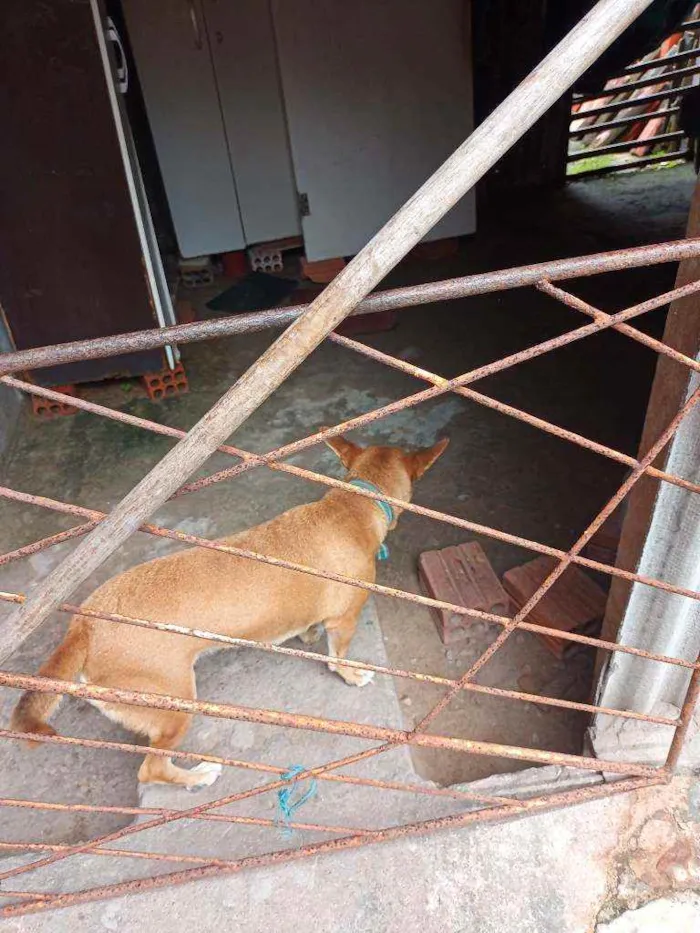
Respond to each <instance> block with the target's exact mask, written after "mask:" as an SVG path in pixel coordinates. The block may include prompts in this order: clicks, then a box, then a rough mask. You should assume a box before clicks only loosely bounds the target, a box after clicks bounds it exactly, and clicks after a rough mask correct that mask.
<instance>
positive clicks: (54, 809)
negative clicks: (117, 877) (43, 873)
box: [0, 797, 376, 858]
mask: <svg viewBox="0 0 700 933" xmlns="http://www.w3.org/2000/svg"><path fill="white" fill-rule="evenodd" d="M0 807H8V808H12V809H15V810H41V811H46V812H50V813H114V814H121V815H123V816H163V815H166V814H167V815H169V814H171V813H178V812H179V811H178V810H168V809H166V808H164V807H115V806H98V805H95V804H86V803H53V802H50V801H46V800H24V799H22V798H18V797H0ZM194 819H196V820H200V821H202V820H203V821H208V822H210V823H236V824H240V825H242V826H269V827H270V828H271V829H277V830H279V821H277V820H266V819H264V818H263V817H258V816H234V815H233V814H231V813H198V814H197V816H196V817H194ZM286 825H288V826H289V827H290V828H291V829H303V830H309V831H310V832H318V833H360V834H361V835H369V834H371V833H375V832H376V830H375V829H360V828H359V827H353V826H328V825H326V824H320V823H298V822H297V823H288V824H286ZM33 844H34V843H32V845H33ZM24 845H27V843H15V842H3V843H0V846H4V847H5V848H11V847H13V846H18V847H20V848H21V847H22V846H24ZM36 845H37V846H38V847H39V848H41V847H42V846H43V843H41V842H40V843H36ZM61 848H63V847H61ZM91 851H93V852H97V850H96V849H93V850H91ZM102 851H104V852H108V853H113V852H114V851H115V850H114V849H104V850H102ZM139 854H140V853H139ZM175 858H177V856H175Z"/></svg>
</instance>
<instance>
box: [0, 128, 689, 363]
mask: <svg viewBox="0 0 700 933" xmlns="http://www.w3.org/2000/svg"><path fill="white" fill-rule="evenodd" d="M589 113H590V111H589ZM644 118H645V115H644V114H640V116H639V118H638V120H642V119H644ZM699 253H700V238H691V239H685V240H676V241H672V242H670V243H661V244H655V245H652V246H636V247H630V248H628V249H622V250H613V251H611V252H606V253H593V254H591V255H588V256H577V257H574V258H570V259H554V260H550V261H549V262H542V263H532V264H530V265H527V266H517V267H514V268H511V269H500V270H497V271H495V272H480V273H477V274H475V275H467V276H462V277H459V278H454V279H444V280H442V281H439V282H426V283H424V284H422V285H408V286H404V287H402V288H394V289H389V290H386V291H380V292H375V293H373V294H372V295H369V297H367V298H365V299H364V300H363V301H361V302H360V303H359V304H358V306H357V308H356V309H355V311H353V312H352V313H353V314H376V313H378V312H380V311H398V310H401V309H402V308H410V307H417V306H420V305H424V304H432V303H433V302H436V301H454V300H457V299H461V298H470V297H474V296H475V295H485V294H490V293H492V292H496V291H502V290H508V289H513V288H526V287H527V286H529V285H536V284H537V282H539V281H540V280H541V279H545V278H546V279H549V281H551V282H557V281H561V280H563V279H571V278H580V277H583V276H592V275H602V274H604V273H607V272H619V271H621V270H624V269H634V268H637V267H638V266H648V265H657V264H661V263H666V262H680V261H682V260H683V259H692V258H694V257H695V256H697V255H698V254H699ZM308 308H309V305H308V304H302V305H293V306H289V307H285V308H272V309H270V310H267V311H254V312H249V313H248V314H236V315H232V316H230V317H225V318H220V319H216V320H211V321H197V322H195V323H192V324H176V325H174V326H171V327H162V328H154V329H152V330H143V331H134V332H132V333H129V334H114V335H111V336H109V337H97V338H94V339H92V340H77V341H74V342H72V343H63V344H55V345H52V346H47V347H33V348H31V349H28V350H17V351H13V352H10V353H0V373H13V372H22V371H25V370H32V369H42V368H44V367H47V366H58V365H61V364H63V363H74V362H78V361H80V360H85V359H102V358H104V357H109V356H117V355H119V354H121V353H127V352H132V351H139V350H149V349H154V348H156V347H161V346H164V345H166V344H175V343H177V344H185V343H196V342H197V341H200V340H212V339H214V338H217V337H230V336H234V335H236V334H243V333H252V332H255V331H261V330H267V329H268V328H273V327H284V326H286V325H287V324H289V323H291V322H292V321H294V320H296V319H297V318H298V317H299V316H300V315H301V314H303V313H304V312H305V311H306V310H308Z"/></svg>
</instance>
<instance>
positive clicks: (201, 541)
mask: <svg viewBox="0 0 700 933" xmlns="http://www.w3.org/2000/svg"><path fill="white" fill-rule="evenodd" d="M0 497H2V498H7V499H12V500H14V501H16V502H26V503H28V504H32V505H38V506H41V507H43V508H49V509H54V510H56V511H58V512H65V513H67V514H70V515H83V516H86V517H89V518H99V517H102V516H103V515H104V513H102V512H96V511H95V510H93V509H86V508H84V507H82V506H77V505H71V504H69V503H66V502H60V501H58V500H55V499H48V498H47V497H46V496H33V495H30V494H29V493H22V492H18V491H17V490H14V489H8V488H7V487H4V486H0ZM381 498H382V499H384V500H385V501H386V502H394V500H393V498H392V497H391V496H384V495H382V497H381ZM459 523H460V524H464V526H465V527H470V528H471V529H472V530H475V531H477V533H483V534H486V535H490V536H491V537H494V538H497V539H499V540H502V541H508V543H513V544H519V543H522V545H523V546H524V547H530V548H531V549H532V550H535V551H538V552H539V553H543V554H549V555H551V556H553V557H561V558H563V557H565V556H566V551H560V550H558V549H556V548H550V547H547V546H546V545H539V544H536V543H535V542H532V543H529V542H528V541H527V539H518V538H516V537H515V536H514V535H506V534H505V533H503V532H497V531H496V530H495V529H491V528H488V527H486V526H479V525H476V524H474V523H469V522H466V521H465V522H464V523H462V521H461V520H459ZM139 530H140V531H143V532H146V533H147V534H152V535H155V536H157V537H161V538H169V539H171V540H172V541H178V542H179V543H181V544H192V545H196V546H197V547H203V548H208V549H210V550H214V551H221V552H222V553H225V554H231V555H233V556H235V557H242V558H244V559H246V560H257V561H260V562H261V563H265V564H270V565H271V566H275V567H280V568H281V569H284V570H293V571H295V572H298V573H306V574H309V575H310V576H315V577H321V578H323V579H326V580H333V581H334V582H337V583H344V584H347V585H348V586H354V587H357V588H358V589H365V590H368V591H369V592H371V593H379V594H380V595H382V596H391V597H395V598H396V599H406V600H408V601H410V602H415V603H419V604H421V605H424V606H430V607H431V608H434V609H447V610H449V611H451V612H455V613H457V614H460V615H469V616H473V617H474V618H478V619H482V620H484V621H485V622H493V623H495V624H497V625H503V624H505V623H507V622H509V621H510V617H508V616H499V615H496V614H494V613H490V612H483V611H481V610H478V609H467V608H465V607H464V606H458V605H456V604H454V603H448V602H445V601H444V600H437V599H433V598H432V597H430V596H423V595H422V594H420V593H410V592H408V591H406V590H398V589H394V588H393V587H389V586H384V585H383V584H380V583H369V582H368V581H366V580H357V579H355V578H353V577H347V576H345V575H343V574H338V573H331V572H330V571H325V570H317V569H316V568H315V567H308V566H306V565H305V564H297V563H294V562H292V561H287V560H282V559H280V558H275V557H268V556H267V555H265V554H260V553H258V552H257V551H249V550H246V549H244V548H239V547H234V546H233V545H227V544H220V543H219V542H217V541H210V540H209V539H208V538H200V537H198V536H196V535H191V534H186V533H185V532H182V531H175V530H173V529H170V528H161V527H160V526H159V525H150V524H149V525H143V526H141V528H140V529H139ZM573 562H574V563H579V564H581V565H583V566H586V567H591V568H592V569H595V570H600V571H601V572H603V573H609V574H610V575H611V576H620V577H622V578H623V579H627V580H632V581H634V582H636V583H643V584H646V585H648V586H652V587H654V588H656V589H660V590H663V591H664V592H667V593H673V594H674V595H677V596H687V597H688V598H689V599H694V600H700V592H696V591H695V590H688V589H684V588H683V587H679V586H675V585H673V584H670V583H665V582H664V581H662V580H655V579H653V578H652V577H643V576H641V575H640V574H636V573H631V572H630V571H626V570H620V569H618V568H616V567H612V566H610V565H608V564H599V563H598V562H597V561H592V560H589V559H588V558H583V557H579V556H577V557H575V558H574V559H573ZM0 599H3V600H5V601H6V602H15V603H17V605H22V602H23V600H24V597H23V596H20V595H17V594H12V593H9V594H8V593H2V592H0ZM68 605H69V604H64V603H62V604H61V605H60V606H58V607H57V609H59V610H60V611H69V612H74V611H76V607H72V608H66V607H67V606H68ZM78 611H79V612H80V613H82V614H83V615H89V614H90V613H89V612H87V611H84V610H83V609H82V608H80V609H79V610H78ZM97 615H98V617H99V616H102V615H104V616H105V617H108V614H106V613H99V614H97ZM522 628H524V629H532V630H533V631H536V632H538V633H539V634H551V635H552V637H553V638H559V639H562V640H565V641H577V642H579V643H580V644H586V645H590V646H591V647H599V648H607V649H609V650H611V651H621V652H627V653H631V654H636V655H638V656H640V657H644V658H647V659H648V660H651V661H662V662H664V663H668V664H677V665H680V666H685V667H688V668H692V667H694V666H695V665H693V664H691V663H690V662H689V661H683V660H682V659H680V658H669V657H666V656H664V655H654V654H651V653H648V652H643V651H642V650H641V649H638V648H630V647H629V646H624V645H621V644H617V643H613V642H602V641H600V639H595V638H590V637H588V636H584V635H577V634H575V633H573V632H561V631H559V630H558V629H551V630H550V629H547V628H545V627H544V626H534V625H532V626H530V625H528V624H527V623H523V625H522Z"/></svg>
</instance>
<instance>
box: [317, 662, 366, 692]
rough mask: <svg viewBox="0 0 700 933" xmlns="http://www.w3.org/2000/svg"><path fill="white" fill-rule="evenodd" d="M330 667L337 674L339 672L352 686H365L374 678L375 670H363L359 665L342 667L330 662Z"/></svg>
mask: <svg viewBox="0 0 700 933" xmlns="http://www.w3.org/2000/svg"><path fill="white" fill-rule="evenodd" d="M328 667H329V669H330V670H331V671H333V672H334V673H335V674H339V675H340V676H341V677H342V678H343V680H344V681H345V683H346V684H350V686H351V687H365V686H366V685H367V684H369V683H371V682H372V681H373V680H374V671H363V670H361V669H360V668H358V667H341V666H340V665H339V664H329V665H328Z"/></svg>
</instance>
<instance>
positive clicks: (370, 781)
mask: <svg viewBox="0 0 700 933" xmlns="http://www.w3.org/2000/svg"><path fill="white" fill-rule="evenodd" d="M0 739H6V740H8V741H17V742H38V743H39V744H42V745H63V746H66V747H71V748H90V749H93V750H95V751H116V752H124V753H126V754H129V755H141V756H143V755H156V756H157V757H159V758H177V759H178V760H180V761H191V762H197V763H198V762H200V761H210V762H212V763H213V764H218V765H222V766H223V767H227V768H241V769H243V770H246V771H260V772H262V773H264V774H274V775H284V774H286V773H287V771H288V770H289V768H280V767H276V766H275V765H268V764H263V763H262V762H257V761H240V760H238V759H236V758H222V757H221V756H220V755H206V754H203V753H201V752H183V751H179V750H178V749H163V748H155V747H154V746H152V745H131V744H129V743H127V742H110V741H107V740H106V739H104V740H103V739H83V738H75V737H73V736H65V735H35V734H34V733H30V732H14V731H12V730H10V729H0ZM338 767H340V765H339V766H338ZM311 776H312V777H314V778H318V779H319V780H321V781H329V782H331V783H337V784H350V785H353V786H356V787H368V788H372V789H375V790H390V791H396V792H400V793H408V794H418V795H419V796H428V797H450V798H452V799H453V800H463V801H469V802H472V803H490V804H493V805H498V806H516V805H517V801H512V800H510V799H509V798H508V797H497V796H493V795H488V794H477V793H471V792H468V791H458V790H452V789H450V788H447V787H429V786H427V785H423V784H408V783H405V782H401V781H381V780H379V779H377V778H361V777H354V776H352V775H346V774H342V775H341V774H331V773H326V772H325V771H324V770H323V769H320V770H314V772H313V774H312V775H311ZM284 783H285V782H284V781H282V782H280V783H279V785H278V786H280V787H283V786H284ZM139 812H140V811H139ZM189 818H191V819H200V814H195V815H194V816H191V817H189V816H188V819H189ZM201 818H202V819H203V818H204V817H201ZM209 818H211V819H213V817H209V816H207V819H209ZM217 819H218V817H217Z"/></svg>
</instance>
